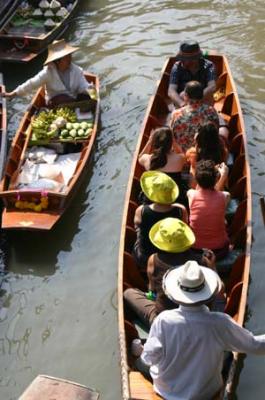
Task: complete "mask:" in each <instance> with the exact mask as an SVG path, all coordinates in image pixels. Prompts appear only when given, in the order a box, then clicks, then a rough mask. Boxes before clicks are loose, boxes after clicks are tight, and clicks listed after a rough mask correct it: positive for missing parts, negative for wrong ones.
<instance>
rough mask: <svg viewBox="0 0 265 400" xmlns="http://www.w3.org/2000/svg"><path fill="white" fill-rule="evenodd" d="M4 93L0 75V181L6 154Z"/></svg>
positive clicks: (0, 75)
mask: <svg viewBox="0 0 265 400" xmlns="http://www.w3.org/2000/svg"><path fill="white" fill-rule="evenodd" d="M4 92H5V86H4V83H3V75H2V74H1V73H0V179H1V178H2V175H3V171H4V166H5V161H6V152H7V114H6V111H7V110H6V99H5V97H2V96H1V93H4Z"/></svg>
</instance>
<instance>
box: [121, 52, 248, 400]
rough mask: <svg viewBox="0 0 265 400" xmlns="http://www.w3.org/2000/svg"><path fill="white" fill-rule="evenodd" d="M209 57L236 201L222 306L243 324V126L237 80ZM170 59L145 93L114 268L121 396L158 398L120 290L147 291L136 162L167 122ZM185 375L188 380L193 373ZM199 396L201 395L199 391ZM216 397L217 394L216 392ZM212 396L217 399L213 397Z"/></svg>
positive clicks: (231, 380) (220, 59) (230, 382)
mask: <svg viewBox="0 0 265 400" xmlns="http://www.w3.org/2000/svg"><path fill="white" fill-rule="evenodd" d="M208 58H209V59H210V60H211V61H213V62H214V64H215V66H216V69H217V77H218V79H217V89H218V90H217V91H216V93H215V96H214V98H215V103H214V107H215V109H216V110H217V112H219V113H220V114H221V116H222V117H223V118H224V120H225V121H226V123H227V125H228V127H229V138H228V146H229V151H230V156H231V158H232V163H231V165H230V168H229V169H230V172H229V178H228V190H229V192H230V194H231V197H232V199H233V201H234V202H235V205H236V207H235V210H234V212H233V213H231V215H230V219H229V223H228V232H229V236H230V240H231V243H232V244H233V245H234V250H233V252H231V254H230V256H231V258H230V260H229V259H228V258H226V259H224V260H222V261H223V268H224V271H225V270H227V269H228V265H229V266H230V267H229V270H230V271H231V272H230V274H229V277H227V276H226V281H225V282H226V295H227V297H226V305H225V312H226V313H228V314H229V315H230V316H232V317H233V319H234V320H235V321H237V323H239V324H240V325H243V323H244V318H245V312H246V305H247V291H248V284H249V273H250V256H251V239H252V234H251V232H252V230H251V218H252V217H251V215H252V214H251V201H252V198H251V183H250V168H249V161H248V154H247V140H246V132H245V126H244V120H243V115H242V111H241V108H240V103H239V99H238V95H237V91H236V86H235V83H234V81H233V77H232V74H231V70H230V68H229V65H228V61H227V59H226V57H225V56H223V55H219V54H215V53H210V54H209V55H208ZM174 62H175V58H173V57H172V58H170V59H168V60H167V62H166V63H165V65H164V68H163V69H162V75H161V79H160V81H159V82H158V84H157V88H156V91H155V93H154V96H152V97H151V99H150V102H149V106H148V108H147V111H146V116H145V118H144V121H143V124H142V129H141V132H140V135H139V139H138V143H137V147H136V151H135V154H134V158H133V161H132V167H131V173H130V177H129V180H128V186H127V193H126V197H125V204H124V213H123V223H122V227H121V236H120V251H119V272H118V274H119V277H118V312H119V339H120V353H121V372H122V390H123V399H124V400H131V399H134V400H137V399H138V400H159V399H160V396H158V395H157V394H156V393H155V392H154V389H153V385H152V383H151V382H150V381H149V380H147V378H146V377H145V376H144V375H143V374H142V373H141V372H139V371H137V370H136V368H135V357H134V356H133V355H132V353H131V344H132V341H133V339H135V338H141V339H142V340H144V339H145V338H146V331H145V330H143V329H142V328H143V327H142V325H141V323H140V322H139V320H137V318H135V316H134V315H133V313H132V312H131V310H129V309H128V307H126V304H125V302H124V297H123V292H124V290H125V289H127V288H129V287H133V288H138V289H140V290H142V291H144V292H147V291H148V289H147V281H146V279H145V277H144V276H143V275H142V274H141V273H140V270H139V268H138V266H137V264H136V262H135V259H134V258H133V256H132V249H133V245H134V243H135V240H136V232H135V227H134V214H135V210H136V208H137V207H138V205H139V192H140V177H141V175H142V173H143V171H144V169H143V167H142V166H141V165H140V164H139V163H138V156H139V153H140V152H141V150H142V149H143V148H144V146H145V144H146V142H147V141H148V138H149V136H150V134H151V132H152V131H153V130H154V129H156V128H158V127H161V126H164V125H166V124H167V121H168V117H169V109H170V108H169V106H171V101H170V99H169V98H168V94H167V92H168V85H169V77H170V71H171V69H172V67H173V64H174ZM219 263H220V262H218V265H217V269H218V268H219V269H218V271H221V268H222V265H219ZM231 358H232V361H231V364H230V365H229V367H228V370H229V371H228V373H227V375H228V378H227V380H226V386H225V390H226V394H229V393H231V392H233V391H234V389H235V384H236V372H237V369H238V365H239V363H238V359H239V354H238V353H236V352H235V353H233V355H232V356H231ZM190 379H191V380H192V376H191V377H190ZM198 397H200V396H199V393H198ZM218 398H219V399H220V397H218ZM211 400H217V398H216V397H215V398H214V399H211Z"/></svg>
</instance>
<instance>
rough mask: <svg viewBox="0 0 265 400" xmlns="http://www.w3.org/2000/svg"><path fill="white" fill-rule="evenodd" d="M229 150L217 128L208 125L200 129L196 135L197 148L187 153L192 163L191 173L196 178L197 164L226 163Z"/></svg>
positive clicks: (210, 124)
mask: <svg viewBox="0 0 265 400" xmlns="http://www.w3.org/2000/svg"><path fill="white" fill-rule="evenodd" d="M227 157H228V150H227V148H226V146H225V143H224V141H223V139H222V137H221V136H220V135H219V134H218V130H217V128H216V126H215V125H214V124H212V123H207V124H205V125H202V126H200V127H199V130H198V133H197V134H196V135H195V146H194V147H191V148H190V149H188V150H187V152H186V159H187V161H188V162H189V163H190V172H191V174H192V175H193V176H194V177H195V169H196V162H198V161H201V160H212V161H213V162H214V163H215V165H219V164H222V163H223V162H224V163H226V161H227Z"/></svg>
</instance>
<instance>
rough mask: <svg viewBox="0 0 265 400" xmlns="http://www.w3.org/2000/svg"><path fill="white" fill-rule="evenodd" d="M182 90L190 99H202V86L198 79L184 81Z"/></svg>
mask: <svg viewBox="0 0 265 400" xmlns="http://www.w3.org/2000/svg"><path fill="white" fill-rule="evenodd" d="M184 91H185V93H186V94H187V96H188V97H189V99H191V100H202V98H203V87H202V84H201V83H200V82H198V81H190V82H188V83H186V86H185V89H184Z"/></svg>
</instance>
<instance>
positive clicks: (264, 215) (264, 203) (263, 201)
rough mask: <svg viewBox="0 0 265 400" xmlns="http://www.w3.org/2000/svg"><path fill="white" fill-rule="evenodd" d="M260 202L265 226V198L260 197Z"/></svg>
mask: <svg viewBox="0 0 265 400" xmlns="http://www.w3.org/2000/svg"><path fill="white" fill-rule="evenodd" d="M259 201H260V208H261V214H262V218H263V224H264V226H265V200H264V197H260V199H259Z"/></svg>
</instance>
